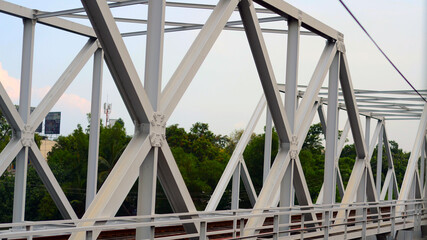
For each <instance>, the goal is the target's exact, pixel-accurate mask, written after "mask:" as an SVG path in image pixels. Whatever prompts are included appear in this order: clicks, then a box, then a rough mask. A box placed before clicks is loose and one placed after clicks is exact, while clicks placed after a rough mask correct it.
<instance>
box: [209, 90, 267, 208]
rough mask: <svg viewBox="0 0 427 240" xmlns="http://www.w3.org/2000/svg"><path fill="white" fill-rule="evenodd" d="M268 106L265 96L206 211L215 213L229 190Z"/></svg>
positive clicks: (256, 109)
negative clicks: (234, 174) (236, 170)
mask: <svg viewBox="0 0 427 240" xmlns="http://www.w3.org/2000/svg"><path fill="white" fill-rule="evenodd" d="M265 106H266V100H265V97H264V95H263V96H262V97H261V99H260V101H259V102H258V105H257V106H256V108H255V111H254V113H253V114H252V117H251V119H250V120H249V122H248V124H247V126H246V128H245V130H244V131H243V133H242V136H241V137H240V139H239V141H238V143H237V144H236V148H235V149H234V151H233V154H232V155H231V157H230V160H229V161H228V163H227V166H226V167H225V169H224V171H223V173H222V175H221V178H220V179H219V181H218V183H217V185H216V187H215V190H214V192H213V193H212V195H211V198H210V200H209V202H208V205H207V206H206V208H205V211H208V212H210V211H215V210H216V208H217V206H218V204H219V202H220V200H221V198H222V196H223V194H224V191H225V189H226V188H227V185H228V183H229V182H230V179H231V177H232V176H233V173H234V171H235V169H236V167H237V166H238V163H239V162H240V159H241V158H242V157H243V152H244V151H245V149H246V146H247V145H248V143H249V141H250V140H251V136H252V134H253V132H254V129H255V127H256V125H257V124H258V120H259V118H260V117H261V114H262V112H263V111H264V109H265Z"/></svg>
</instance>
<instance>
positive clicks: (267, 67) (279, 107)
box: [238, 0, 292, 143]
mask: <svg viewBox="0 0 427 240" xmlns="http://www.w3.org/2000/svg"><path fill="white" fill-rule="evenodd" d="M238 7H239V12H240V16H241V18H242V22H243V26H244V27H245V32H246V36H247V38H248V42H249V45H250V48H251V51H252V56H253V58H254V61H255V65H256V68H257V70H258V75H259V78H260V80H261V85H262V88H263V90H264V94H265V98H266V99H267V104H268V108H269V109H270V112H271V116H272V118H273V122H274V126H275V128H276V131H277V134H278V136H279V139H280V142H282V143H289V142H290V136H291V135H292V129H291V128H290V124H289V121H288V118H287V115H286V113H285V109H284V107H283V104H282V99H281V96H280V93H279V89H278V86H277V82H276V78H275V76H274V72H273V68H272V66H271V62H270V58H269V56H268V51H267V48H266V46H265V42H264V38H263V36H262V32H261V28H260V25H259V22H258V18H257V15H256V12H255V8H254V6H253V3H252V1H251V0H242V1H241V2H240V3H239V6H238Z"/></svg>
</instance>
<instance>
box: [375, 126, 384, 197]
mask: <svg viewBox="0 0 427 240" xmlns="http://www.w3.org/2000/svg"><path fill="white" fill-rule="evenodd" d="M383 136H384V125H383V124H382V123H381V130H380V135H379V137H378V156H377V180H376V187H377V195H378V196H380V195H381V175H382V168H383V139H384V138H383Z"/></svg>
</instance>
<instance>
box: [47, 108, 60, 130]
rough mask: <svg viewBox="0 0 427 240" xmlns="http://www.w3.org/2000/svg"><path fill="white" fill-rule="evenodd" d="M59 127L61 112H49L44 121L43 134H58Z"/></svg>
mask: <svg viewBox="0 0 427 240" xmlns="http://www.w3.org/2000/svg"><path fill="white" fill-rule="evenodd" d="M60 127H61V112H50V113H48V114H47V116H46V118H45V120H44V134H59V132H60Z"/></svg>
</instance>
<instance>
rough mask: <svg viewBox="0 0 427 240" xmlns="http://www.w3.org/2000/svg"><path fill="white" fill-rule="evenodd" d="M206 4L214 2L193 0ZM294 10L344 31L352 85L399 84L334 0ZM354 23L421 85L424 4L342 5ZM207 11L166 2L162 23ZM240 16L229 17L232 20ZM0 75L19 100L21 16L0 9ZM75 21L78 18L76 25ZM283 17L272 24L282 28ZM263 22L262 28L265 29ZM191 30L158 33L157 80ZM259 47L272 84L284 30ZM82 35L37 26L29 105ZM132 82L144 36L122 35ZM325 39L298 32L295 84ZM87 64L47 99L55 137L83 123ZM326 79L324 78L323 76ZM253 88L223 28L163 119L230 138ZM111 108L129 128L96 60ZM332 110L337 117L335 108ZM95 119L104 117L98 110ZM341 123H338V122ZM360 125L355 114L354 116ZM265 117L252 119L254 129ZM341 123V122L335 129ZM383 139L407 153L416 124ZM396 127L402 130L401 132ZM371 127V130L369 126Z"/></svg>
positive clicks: (240, 37) (308, 2)
mask: <svg viewBox="0 0 427 240" xmlns="http://www.w3.org/2000/svg"><path fill="white" fill-rule="evenodd" d="M11 2H13V3H16V4H20V5H23V6H26V7H29V8H37V9H39V10H46V11H54V10H62V9H67V8H75V7H81V3H80V2H79V1H75V0H73V1H69V0H67V1H64V0H63V1H28V0H14V1H11ZM192 2H203V3H210V4H214V3H216V1H196V0H194V1H192ZM288 2H289V3H291V4H293V5H294V6H296V7H297V8H300V9H301V10H303V11H304V12H306V13H308V14H310V15H311V16H313V17H315V18H318V19H319V20H321V21H322V22H324V23H326V24H328V25H329V26H331V27H333V28H334V29H336V30H338V31H340V32H342V33H343V34H344V41H345V44H346V49H347V56H348V60H349V64H350V71H351V74H352V79H353V85H354V87H355V88H359V89H377V90H381V89H408V86H407V85H406V84H405V83H404V82H403V80H402V79H401V78H400V77H399V75H398V74H397V73H396V72H395V71H394V70H393V69H392V67H391V66H390V65H389V63H388V62H386V61H385V59H384V58H383V56H382V55H380V53H379V52H378V50H377V49H376V48H375V47H374V46H373V44H372V43H371V42H370V41H369V39H368V38H367V37H366V36H365V35H364V33H363V32H362V30H361V29H360V28H359V27H358V26H357V25H356V23H355V22H354V21H353V19H351V18H350V16H349V15H348V14H347V13H346V12H345V10H344V8H343V7H342V6H341V5H340V3H339V1H338V0H323V1H318V0H289V1H288ZM345 2H346V3H347V4H348V6H349V8H350V9H352V10H353V12H354V14H355V15H356V16H357V17H358V18H359V20H360V21H361V22H362V24H364V25H365V27H366V28H367V30H368V31H369V32H370V33H371V35H372V36H373V37H374V38H375V39H376V41H377V42H378V43H379V44H380V45H381V46H382V48H383V49H384V50H385V52H386V53H387V54H388V55H389V56H390V57H391V59H392V60H393V61H394V62H395V63H396V65H397V66H398V67H399V68H400V69H401V70H402V72H403V73H404V74H405V75H406V76H407V78H408V79H409V80H410V81H411V82H412V83H413V84H414V85H415V86H416V87H417V88H422V87H425V86H423V81H422V79H423V72H422V71H423V68H422V66H423V64H424V59H423V49H424V46H423V41H424V32H425V31H424V29H425V27H424V22H425V18H424V17H423V15H424V6H423V5H424V4H423V2H422V1H421V0H405V1H403V0H399V1H398V0H374V1H372V0H359V1H345ZM146 10H147V7H146V6H133V7H126V8H123V9H121V10H119V9H115V10H114V14H115V15H116V16H123V17H124V16H127V17H136V18H143V19H145V18H146V15H147V14H146ZM209 13H210V11H206V10H191V11H190V12H189V13H188V12H184V11H183V10H182V9H177V8H168V9H167V12H166V20H169V21H190V22H194V23H202V22H203V21H204V20H205V19H206V18H207V17H208V14H209ZM236 19H239V15H238V13H235V14H233V16H232V17H231V20H236ZM0 22H1V27H0V36H1V38H0V52H1V54H0V81H1V82H2V83H3V85H4V86H5V87H6V89H7V91H8V93H9V95H10V96H11V98H12V100H13V102H14V103H16V104H17V103H18V98H19V97H18V96H19V95H18V91H19V80H18V79H19V78H20V60H21V47H22V21H21V20H20V19H18V18H15V17H11V16H8V15H5V14H0ZM80 22H82V23H84V24H87V22H84V21H80ZM285 24H286V23H285V22H280V23H275V26H282V25H283V26H286V25H285ZM265 26H271V25H265ZM119 28H120V29H121V30H122V31H125V32H127V31H132V30H144V29H145V26H143V25H133V24H120V25H119ZM197 33H198V31H188V32H179V33H167V34H166V36H165V46H164V66H163V86H164V85H165V84H166V83H167V81H168V80H169V78H170V77H171V75H172V74H173V72H174V70H175V68H176V67H177V65H178V64H179V62H180V60H181V59H182V57H183V56H184V54H185V53H186V51H187V49H188V48H189V46H190V45H191V43H192V41H193V39H194V38H195V36H196V35H197ZM264 36H265V39H266V43H267V47H268V50H269V53H270V57H271V60H272V63H273V67H274V71H275V74H276V78H277V81H278V82H281V83H283V82H284V75H285V70H284V66H285V64H286V35H279V34H276V35H275V34H265V35H264ZM85 41H86V38H84V37H80V36H76V35H73V34H70V33H66V32H63V31H60V30H56V29H51V28H49V27H46V26H43V25H40V24H38V25H37V27H36V37H35V61H34V73H33V92H32V105H33V106H36V105H37V104H38V103H39V102H40V100H41V99H42V97H43V96H44V94H46V92H47V91H48V90H49V88H50V87H51V86H52V85H53V84H54V83H55V81H56V80H57V79H58V77H59V76H60V75H61V74H62V72H63V71H64V69H65V68H66V67H67V66H68V64H69V63H70V62H71V61H72V59H73V58H74V56H75V55H76V54H77V52H78V51H79V50H80V48H81V47H82V46H83V45H84V43H85ZM125 42H126V44H127V46H128V49H129V51H130V53H131V56H132V58H133V60H134V63H135V65H136V67H137V70H138V73H139V74H140V77H141V79H143V76H144V75H143V74H144V61H145V57H144V54H145V50H144V49H145V37H134V38H127V39H126V40H125ZM324 43H325V41H324V39H322V38H320V37H313V36H302V37H301V49H300V67H299V69H300V72H299V83H300V84H307V83H308V81H309V79H310V77H311V74H312V72H313V70H314V67H315V64H316V63H317V60H318V59H319V56H320V53H321V51H322V48H323V46H324ZM91 72H92V60H90V61H89V62H88V64H87V65H86V66H85V67H84V68H83V70H82V72H81V73H80V74H79V75H78V76H77V78H76V79H75V80H74V82H73V83H72V84H71V86H70V87H69V89H68V90H67V91H66V94H65V95H64V97H63V98H61V100H60V101H59V103H58V104H56V105H55V107H54V109H53V110H55V111H61V112H62V117H63V119H62V126H61V134H69V133H70V132H71V131H72V130H73V129H75V127H76V125H77V124H82V125H83V126H84V127H85V126H86V125H87V120H86V113H88V112H89V111H90V94H91V76H92V73H91ZM325 82H327V81H325ZM261 94H262V89H261V85H260V83H259V79H258V75H257V72H256V69H255V66H254V63H253V59H252V56H251V53H250V50H249V46H248V44H247V40H246V36H245V34H244V32H230V31H224V32H223V33H222V34H221V35H220V37H219V39H218V40H217V42H216V43H215V45H214V47H213V48H212V50H211V52H210V53H209V55H208V56H207V58H206V60H205V62H204V63H203V65H202V66H201V68H200V70H199V71H198V73H197V75H196V77H195V78H194V80H193V82H192V84H191V85H190V87H189V88H188V90H187V92H186V94H185V95H184V97H183V98H182V100H181V102H180V103H179V104H178V107H177V108H176V110H175V112H174V114H173V115H172V117H171V119H170V121H169V122H168V124H174V123H178V124H179V125H180V126H182V127H185V128H186V129H189V128H190V126H191V125H192V124H193V123H195V122H197V121H200V122H207V123H209V125H210V127H211V129H212V131H214V132H215V133H218V134H227V135H228V134H230V133H231V132H232V131H233V130H234V129H242V128H244V127H245V125H246V123H247V122H248V120H249V118H250V116H251V115H252V112H253V110H254V108H255V106H256V104H257V102H258V100H259V98H260V96H261ZM107 98H108V101H109V102H110V103H112V104H113V109H112V115H111V118H123V119H124V121H125V124H126V128H127V129H128V133H129V134H132V132H133V126H132V123H131V120H130V117H129V115H128V114H127V112H126V109H125V107H124V105H123V102H122V100H121V98H120V96H119V94H118V91H117V90H116V88H115V85H114V83H113V81H112V79H111V76H110V74H109V72H108V69H107V68H106V66H104V83H103V97H102V99H103V102H106V101H107ZM341 115H344V114H343V113H341ZM103 119H105V116H104V115H103ZM343 119H344V118H343ZM343 119H342V121H341V124H342V125H343V121H344V120H343ZM362 122H364V119H362ZM264 124H265V119H264V115H263V117H262V118H261V120H260V123H259V124H258V128H257V130H256V131H257V132H261V131H262V129H263V126H264ZM342 125H341V127H342ZM371 125H372V129H373V128H374V126H375V124H374V123H372V124H371ZM387 126H388V127H389V130H388V132H389V135H390V136H389V138H390V139H395V140H397V141H398V143H399V144H400V145H401V146H402V147H403V148H404V149H405V150H407V151H410V150H411V147H412V144H413V138H414V136H415V133H416V129H417V122H416V121H410V122H397V121H393V122H389V123H387ZM403 129H404V130H403ZM372 131H373V130H372Z"/></svg>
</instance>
